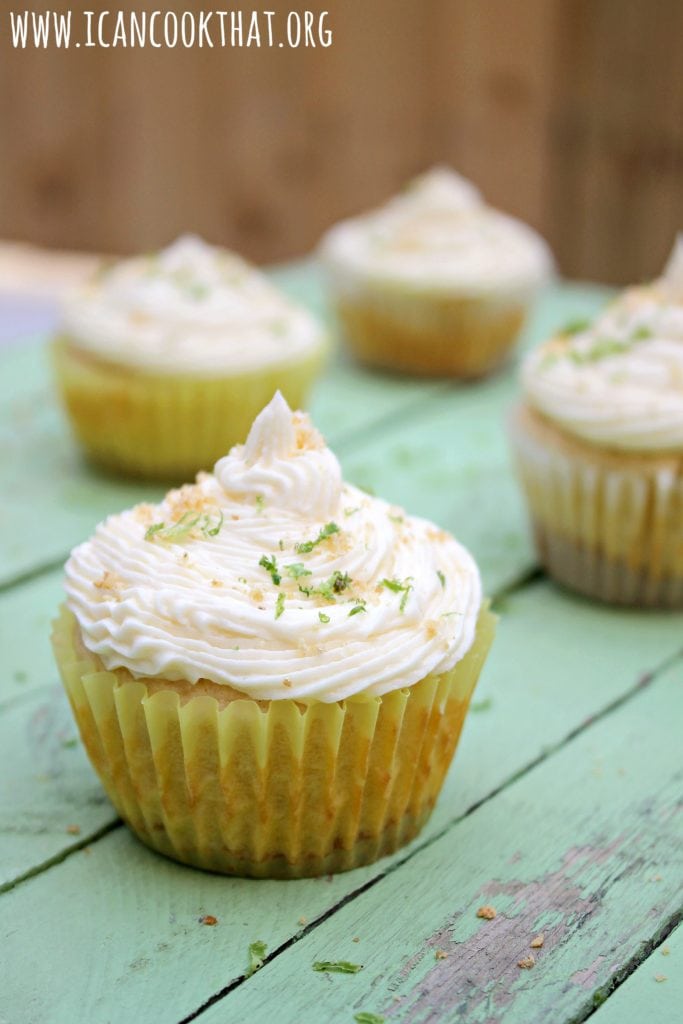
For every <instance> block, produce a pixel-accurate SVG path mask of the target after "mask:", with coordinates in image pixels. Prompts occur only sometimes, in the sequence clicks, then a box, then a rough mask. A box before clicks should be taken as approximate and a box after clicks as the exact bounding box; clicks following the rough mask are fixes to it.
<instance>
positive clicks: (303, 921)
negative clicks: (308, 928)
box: [297, 917, 308, 925]
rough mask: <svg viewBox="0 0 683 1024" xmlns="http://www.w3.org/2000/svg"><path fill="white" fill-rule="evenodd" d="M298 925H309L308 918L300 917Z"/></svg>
mask: <svg viewBox="0 0 683 1024" xmlns="http://www.w3.org/2000/svg"><path fill="white" fill-rule="evenodd" d="M297 924H301V925H304V924H308V918H307V917H300V918H299V920H298V921H297Z"/></svg>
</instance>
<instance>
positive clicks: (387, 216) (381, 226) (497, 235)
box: [321, 168, 552, 294]
mask: <svg viewBox="0 0 683 1024" xmlns="http://www.w3.org/2000/svg"><path fill="white" fill-rule="evenodd" d="M321 252H322V255H323V258H324V259H325V260H326V262H327V263H328V264H329V266H330V268H331V269H332V270H333V271H334V272H336V273H337V274H344V273H345V274H346V275H347V279H348V276H349V275H351V276H353V275H359V274H360V275H362V276H363V277H364V278H368V277H369V278H371V279H376V280H386V281H390V282H395V283H400V284H403V285H405V286H412V287H416V288H420V289H421V290H422V289H426V290H434V291H440V290H446V291H448V292H449V293H452V292H454V291H455V292H456V293H457V292H460V291H461V292H463V293H467V294H470V293H472V292H475V293H487V292H489V291H496V292H499V291H500V290H515V289H520V288H521V289H526V288H529V287H533V286H535V285H537V284H539V283H540V282H541V281H543V280H544V279H545V278H546V277H547V276H548V274H549V273H550V271H551V269H552V258H551V255H550V250H549V249H548V246H547V245H546V243H545V242H544V241H543V239H542V238H540V236H539V235H537V234H536V232H535V231H533V230H532V229H531V228H529V227H527V225H526V224H523V223H522V222H521V221H519V220H515V219H514V218H513V217H509V216H507V215H506V214H504V213H500V212H498V211H497V210H494V209H492V208H491V207H490V206H487V205H486V204H485V202H484V200H483V199H482V197H481V195H480V193H479V192H478V190H477V189H476V188H475V187H474V185H472V184H470V182H468V181H465V180H464V179H463V178H461V177H460V176H459V175H457V174H455V173H454V172H453V171H450V170H448V169H447V168H435V169H434V170H432V171H429V172H428V173H427V174H423V175H422V176H421V177H419V178H416V179H415V181H413V182H412V183H411V184H410V185H408V187H407V188H406V189H405V190H404V191H403V192H402V193H401V194H400V195H398V196H396V197H395V198H393V199H391V200H389V202H388V203H386V204H385V205H384V206H382V207H380V209H378V210H374V211H372V212H371V213H368V214H366V215H364V216H361V217H355V218H353V219H352V220H346V221H342V222H341V223H340V224H337V225H336V226H335V227H333V228H332V229H331V230H330V231H329V232H328V233H327V234H326V235H325V237H324V239H323V241H322V244H321ZM347 283H349V284H351V283H352V282H351V281H349V280H347Z"/></svg>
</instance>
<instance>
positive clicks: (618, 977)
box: [567, 905, 683, 1024]
mask: <svg viewBox="0 0 683 1024" xmlns="http://www.w3.org/2000/svg"><path fill="white" fill-rule="evenodd" d="M682 921H683V905H682V906H680V907H679V908H678V910H677V911H676V912H675V913H674V914H672V915H671V917H670V918H669V920H668V921H665V922H664V923H663V924H662V925H660V927H659V928H658V929H657V931H656V932H655V933H654V935H653V936H652V937H651V938H650V939H648V940H647V942H645V943H643V946H642V948H641V949H640V950H639V951H638V953H637V954H636V955H635V956H633V957H631V959H630V960H628V961H627V963H625V964H624V966H623V967H622V968H620V970H618V971H616V972H615V973H614V974H613V975H612V977H611V978H610V980H609V984H607V985H604V986H603V987H602V988H599V989H597V991H596V992H594V993H593V1005H592V1006H591V1007H589V1008H588V1010H587V1012H586V1013H583V1014H579V1016H576V1017H572V1018H571V1020H569V1021H567V1024H584V1021H587V1020H589V1019H590V1018H591V1017H592V1016H593V1015H594V1014H595V1013H597V1011H598V1010H599V1009H600V1007H601V1006H604V1005H605V1003H606V1002H607V1000H608V999H609V997H610V996H611V995H613V994H614V993H615V992H616V991H617V989H618V988H619V987H620V986H621V985H623V984H624V982H625V981H626V980H627V979H628V978H630V977H631V975H632V974H633V973H634V972H635V971H637V970H638V969H639V968H640V967H642V966H644V964H645V963H646V962H647V961H648V960H649V959H650V958H651V957H652V955H653V953H655V952H656V951H657V949H659V947H660V946H661V945H663V943H664V942H666V940H667V939H668V938H669V936H670V935H671V934H672V932H674V931H675V930H676V928H678V926H679V925H680V923H681V922H682Z"/></svg>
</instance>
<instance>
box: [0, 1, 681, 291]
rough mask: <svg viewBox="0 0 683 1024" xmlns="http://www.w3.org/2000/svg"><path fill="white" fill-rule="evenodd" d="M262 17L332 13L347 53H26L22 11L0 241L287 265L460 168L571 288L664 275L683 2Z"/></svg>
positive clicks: (676, 143) (6, 117) (356, 7)
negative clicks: (371, 209) (208, 253)
mask: <svg viewBox="0 0 683 1024" xmlns="http://www.w3.org/2000/svg"><path fill="white" fill-rule="evenodd" d="M119 5H120V6H124V5H123V4H117V5H111V6H114V7H118V6H119ZM2 6H3V8H8V7H11V6H12V7H13V6H15V5H8V4H6V3H3V5H2ZM23 6H26V5H23ZM33 6H34V9H44V8H43V7H42V5H33ZM45 6H47V7H50V9H59V4H54V3H53V4H49V3H48V4H46V5H45ZM67 6H68V5H67ZM71 6H72V7H73V8H74V9H76V8H77V7H78V9H80V7H82V6H83V5H77V4H76V2H75V0H72V2H71ZM148 6H149V7H150V9H153V8H154V7H155V6H159V5H158V4H150V5H148ZM215 6H216V7H220V6H221V5H220V4H217V5H215ZM223 6H227V5H223ZM236 6H238V7H242V8H243V9H245V10H246V9H247V8H246V7H245V5H243V4H241V5H236ZM63 7H64V5H63V6H62V9H63ZM102 7H104V5H102ZM134 7H135V8H136V9H138V10H140V9H143V8H144V7H145V3H144V2H139V3H136V4H134ZM171 7H173V8H174V9H176V10H183V9H188V8H193V9H199V8H202V7H205V8H206V9H210V8H211V7H212V5H210V4H207V5H203V4H198V3H196V2H195V3H191V2H190V0H184V2H180V3H176V4H167V5H166V8H167V9H168V8H171ZM265 7H268V8H269V9H272V10H275V11H276V12H277V13H278V15H279V16H281V15H282V13H283V12H286V11H288V10H289V9H293V8H296V9H302V8H304V7H308V8H309V9H313V10H316V11H321V10H324V9H328V10H329V25H330V27H331V28H332V29H333V32H334V43H333V45H332V46H331V47H330V48H329V49H320V48H318V49H315V50H310V49H309V50H304V49H298V50H287V49H272V50H269V49H261V50H255V49H251V50H247V49H244V50H241V51H240V50H230V49H226V50H220V49H214V50H213V51H211V50H206V49H194V50H191V51H184V50H180V49H178V50H173V51H157V50H150V49H145V50H144V51H141V50H137V51H136V50H113V49H111V50H106V51H105V50H85V49H80V50H76V49H71V50H69V51H68V52H66V51H63V50H57V49H50V50H47V51H42V50H41V51H34V50H29V49H27V50H23V51H21V50H17V51H13V50H11V49H10V47H9V44H8V41H7V28H6V25H7V22H6V19H7V17H8V15H7V10H6V9H5V10H4V11H3V14H2V18H3V24H2V33H1V35H0V147H1V152H2V166H1V168H0V237H5V238H14V239H25V240H28V241H34V242H38V243H42V244H45V245H50V246H58V247H70V248H71V247H73V248H82V249H88V250H99V251H107V252H128V251H132V250H137V249H143V250H146V249H150V248H152V247H155V246H158V245H161V244H164V243H166V242H168V241H170V240H171V239H172V238H173V237H174V236H175V235H177V234H178V233H179V232H181V231H183V230H194V231H197V232H199V233H200V234H202V235H204V236H205V237H207V238H208V239H209V240H212V241H216V242H221V243H225V244H227V245H229V246H232V247H234V248H236V249H238V250H240V251H241V252H243V253H244V254H245V255H247V256H250V257H252V258H253V259H255V260H258V261H262V262H265V261H272V260H280V259H284V258H288V257H291V256H296V255H300V254H303V253H305V252H306V251H308V250H309V249H310V248H311V247H312V246H313V245H314V244H315V243H316V241H317V240H318V238H319V236H320V234H321V232H322V231H323V230H324V229H325V228H326V227H327V226H328V225H329V224H330V223H331V222H332V221H334V220H336V219H338V218H339V217H342V216H344V215H346V214H349V213H352V212H354V211H357V210H361V209H363V208H367V207H368V206H370V205H372V204H376V203H378V202H380V201H381V200H382V199H383V198H385V197H386V196H388V195H389V194H391V193H392V192H393V191H395V190H396V189H397V188H398V187H399V186H400V185H401V184H402V183H403V182H404V181H405V180H406V179H407V178H409V177H411V176H412V175H413V174H414V173H416V172H418V171H420V170H422V169H424V168H426V167H428V166H430V165H431V164H433V163H435V162H444V161H445V162H449V163H451V164H452V165H453V166H455V167H456V168H458V169H459V170H460V171H461V172H462V173H464V174H465V175H467V176H469V177H471V178H472V179H474V180H475V181H476V182H477V183H478V185H479V186H480V187H481V188H482V189H483V191H484V193H485V195H486V196H487V198H488V199H489V201H490V202H492V203H493V204H495V205H497V206H499V207H501V208H502V209H505V210H508V211H510V212H512V213H514V214H517V215H518V216H520V217H522V218H524V219H525V220H527V221H528V222H529V223H531V224H533V225H534V226H535V227H537V228H538V229H539V230H540V231H541V232H542V233H543V234H544V235H545V236H546V237H547V238H548V240H549V241H550V243H551V245H552V246H553V249H554V250H555V253H556V255H557V258H558V262H559V265H560V268H561V270H562V271H563V272H564V273H565V274H567V275H570V276H573V277H581V278H586V279H595V280H600V281H609V282H626V281H630V280H635V279H638V278H642V277H648V276H652V275H654V274H655V273H657V271H658V270H659V268H660V266H661V264H662V262H663V260H664V258H665V256H666V254H667V252H668V250H669V248H670V246H671V243H672V241H673V237H674V233H675V231H676V230H677V229H681V228H683V3H682V2H681V0H328V3H327V4H324V3H323V4H318V3H315V2H313V0H308V2H304V3H302V4H300V5H298V6H297V5H296V4H295V3H294V0H284V2H282V0H274V2H271V3H270V4H268V5H265ZM22 9H23V7H22ZM249 10H250V8H249Z"/></svg>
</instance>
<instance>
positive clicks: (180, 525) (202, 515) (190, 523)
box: [145, 512, 223, 542]
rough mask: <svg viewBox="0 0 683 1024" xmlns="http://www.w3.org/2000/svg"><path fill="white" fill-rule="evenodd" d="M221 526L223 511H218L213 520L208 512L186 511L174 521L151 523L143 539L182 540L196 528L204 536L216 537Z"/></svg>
mask: <svg viewBox="0 0 683 1024" xmlns="http://www.w3.org/2000/svg"><path fill="white" fill-rule="evenodd" d="M222 526H223V513H222V512H219V518H218V520H216V521H214V520H212V519H211V516H210V515H209V513H208V512H186V513H185V514H184V515H182V516H181V517H180V519H179V520H178V521H177V522H175V523H169V525H168V526H167V525H166V523H153V524H152V525H151V526H149V527H148V528H147V530H146V531H145V540H154V539H155V538H156V539H158V540H163V541H171V542H172V541H179V540H184V539H185V538H186V537H187V536H189V534H191V533H192V531H193V530H195V529H197V530H199V531H200V532H201V533H203V534H204V536H205V537H216V536H217V535H218V534H219V533H220V531H221V527H222Z"/></svg>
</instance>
